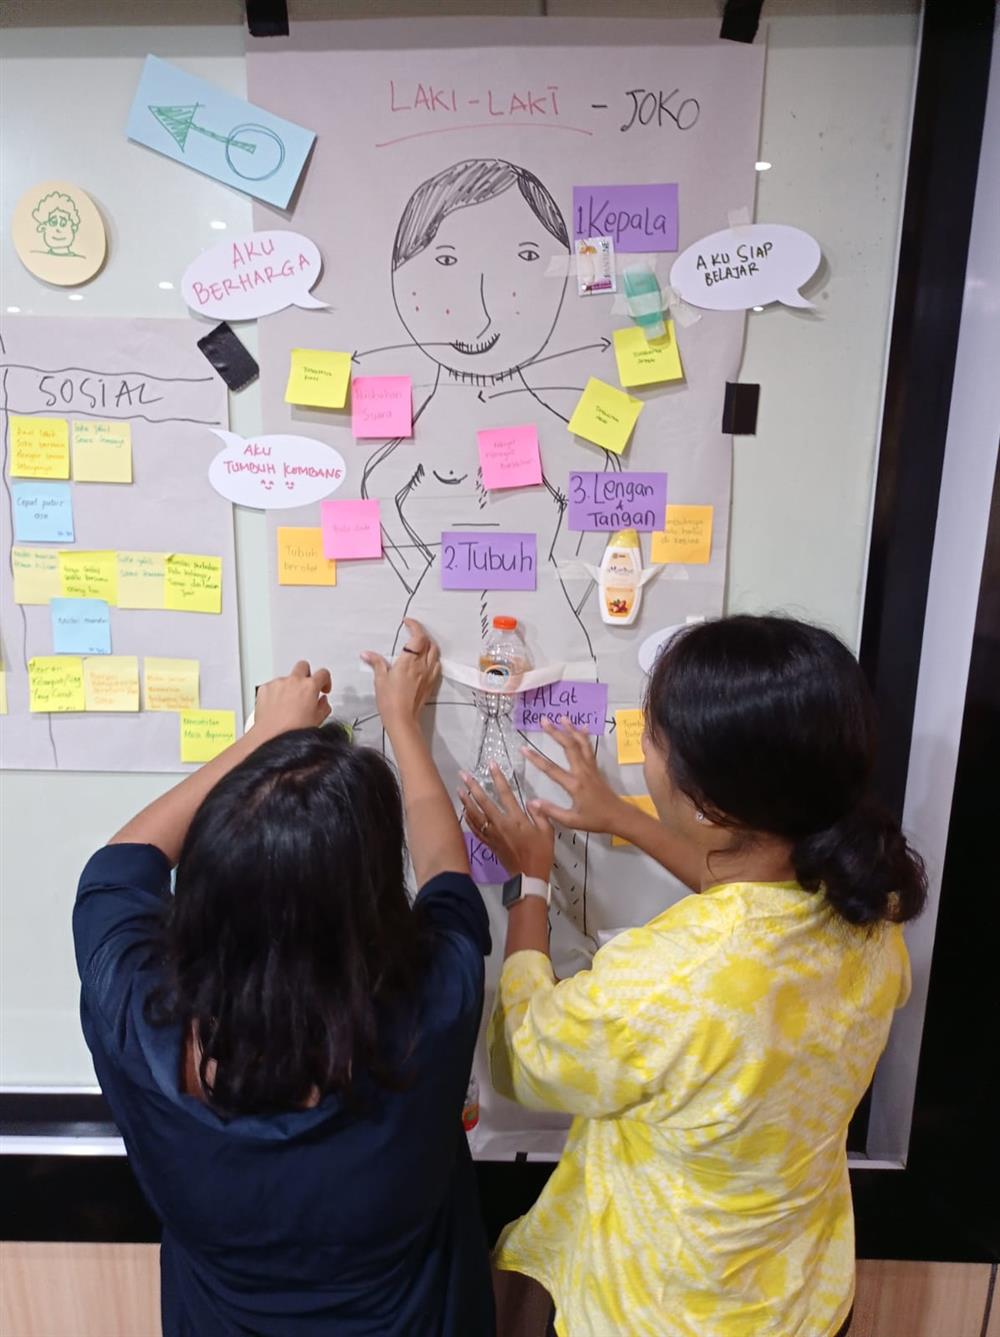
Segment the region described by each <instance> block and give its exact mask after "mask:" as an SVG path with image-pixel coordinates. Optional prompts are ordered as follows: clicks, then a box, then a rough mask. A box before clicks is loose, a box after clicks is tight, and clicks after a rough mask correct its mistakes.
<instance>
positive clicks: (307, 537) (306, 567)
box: [278, 525, 337, 585]
mask: <svg viewBox="0 0 1000 1337" xmlns="http://www.w3.org/2000/svg"><path fill="white" fill-rule="evenodd" d="M336 583H337V563H336V562H335V561H333V560H332V558H330V557H326V556H324V554H323V531H322V529H308V528H299V527H296V526H291V525H289V526H279V527H278V584H279V585H336Z"/></svg>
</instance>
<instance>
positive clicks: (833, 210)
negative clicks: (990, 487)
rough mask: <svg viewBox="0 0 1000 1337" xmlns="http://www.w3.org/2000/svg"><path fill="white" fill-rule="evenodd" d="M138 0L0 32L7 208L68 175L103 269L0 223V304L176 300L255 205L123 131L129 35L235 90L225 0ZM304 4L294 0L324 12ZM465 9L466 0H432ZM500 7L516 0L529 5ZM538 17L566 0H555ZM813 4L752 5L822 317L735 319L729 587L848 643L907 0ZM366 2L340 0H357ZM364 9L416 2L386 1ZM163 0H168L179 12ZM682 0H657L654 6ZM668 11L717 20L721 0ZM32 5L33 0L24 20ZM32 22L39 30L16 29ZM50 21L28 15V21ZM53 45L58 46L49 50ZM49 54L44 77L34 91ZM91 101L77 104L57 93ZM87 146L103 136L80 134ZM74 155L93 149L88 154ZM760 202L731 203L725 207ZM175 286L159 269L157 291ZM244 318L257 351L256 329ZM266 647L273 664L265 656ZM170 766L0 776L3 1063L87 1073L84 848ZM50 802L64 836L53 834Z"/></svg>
mask: <svg viewBox="0 0 1000 1337" xmlns="http://www.w3.org/2000/svg"><path fill="white" fill-rule="evenodd" d="M134 8H135V7H134V6H132V5H127V4H125V3H123V2H122V3H112V2H111V0H109V3H106V4H105V5H104V6H103V8H102V18H103V23H102V25H101V26H98V27H93V28H79V27H73V26H70V25H71V24H72V22H73V21H74V15H75V8H74V7H73V6H71V5H65V4H62V5H61V4H59V3H49V4H47V5H42V4H40V3H35V0H31V3H22V4H21V5H20V6H19V7H18V22H19V24H20V25H22V26H19V27H16V28H13V27H8V28H7V29H5V30H4V33H3V43H2V48H3V56H2V60H0V119H2V121H3V123H4V124H11V123H12V120H14V119H16V123H17V124H18V126H19V127H20V128H21V129H20V132H19V133H18V134H17V135H16V136H8V137H7V141H6V144H5V172H4V174H3V182H2V191H3V194H2V198H0V215H2V217H3V218H4V219H7V218H9V216H10V213H11V210H12V208H13V204H14V202H15V200H16V199H17V197H18V196H19V195H20V194H21V192H22V191H23V190H24V189H26V188H27V187H28V186H30V185H31V184H33V183H34V182H35V181H37V180H41V179H44V178H46V177H56V176H65V177H68V178H69V179H71V180H72V179H74V178H76V179H77V180H79V183H80V184H81V185H82V186H83V187H84V188H85V189H86V190H88V191H89V193H90V194H91V195H92V197H93V198H94V199H95V201H96V202H97V204H98V206H99V207H100V208H101V210H102V213H103V214H104V216H105V219H106V221H107V223H108V225H109V228H108V231H109V247H110V256H109V262H108V265H107V267H106V269H105V271H104V273H103V274H102V275H101V276H100V278H99V279H98V280H97V281H96V282H95V283H93V284H91V285H89V286H88V287H87V288H86V289H84V290H83V297H84V300H83V301H82V302H79V303H73V304H70V303H69V300H68V296H67V294H66V293H65V292H57V291H55V290H51V289H45V288H43V287H42V286H41V285H40V284H39V283H37V282H36V281H35V280H33V279H31V278H30V276H29V275H28V274H27V273H26V272H25V271H24V270H23V269H22V267H21V265H20V263H19V262H18V261H17V259H16V257H15V256H14V254H13V250H12V248H11V246H10V243H9V239H8V238H6V236H5V238H4V242H3V252H2V257H0V261H2V267H0V285H2V288H3V294H4V302H5V303H6V304H9V305H16V306H19V307H20V308H21V310H22V311H24V312H25V313H29V314H39V315H42V314H44V315H52V314H66V315H72V314H84V313H86V314H88V315H99V314H107V315H118V316H123V315H136V316H154V315H159V316H163V315H172V316H183V315H184V314H185V312H184V307H183V303H182V302H181V301H180V298H179V295H178V291H177V286H176V285H178V284H179V279H180V275H181V274H182V273H183V270H184V268H185V267H186V265H187V264H188V262H189V261H190V259H191V258H192V257H193V256H194V255H195V254H197V252H198V251H200V250H201V249H203V248H204V247H206V246H207V245H209V244H211V242H213V241H216V240H219V239H220V238H221V237H224V236H225V235H226V231H224V230H222V229H213V227H212V223H213V222H215V223H224V224H225V225H226V229H228V231H229V233H230V234H232V233H235V232H238V231H240V230H247V229H249V227H250V225H251V208H250V204H249V201H247V200H245V199H244V198H242V197H240V196H237V195H235V194H233V193H232V192H230V191H228V190H227V189H225V188H223V187H221V186H218V185H216V184H214V183H212V182H211V181H209V180H207V179H205V178H202V177H199V176H197V175H195V174H194V173H191V172H185V171H184V169H182V168H181V167H178V166H175V165H174V164H171V163H168V162H164V161H163V160H162V159H158V158H157V157H156V156H155V155H153V154H151V153H149V152H147V151H145V150H142V149H140V148H138V147H137V146H134V145H130V144H127V143H126V142H125V139H124V136H123V132H122V128H123V126H124V123H125V119H126V114H127V110H128V106H129V103H130V100H131V97H132V94H133V92H134V89H135V84H136V82H137V80H138V76H139V70H140V67H141V63H142V60H143V58H144V57H145V55H146V54H147V53H148V52H150V51H152V52H155V53H156V54H158V55H160V56H162V57H164V58H165V59H168V60H174V61H177V62H178V63H179V64H181V65H182V66H184V67H185V68H186V69H189V70H191V71H192V72H193V73H195V74H198V75H200V76H202V77H205V78H210V79H212V80H214V81H216V82H217V83H219V84H220V85H222V86H223V87H225V88H226V89H228V90H229V91H231V92H233V93H236V94H238V95H241V96H243V95H245V68H244V58H243V51H244V32H243V30H242V28H241V26H240V24H241V18H242V14H241V6H238V5H236V4H235V3H223V2H222V0H202V3H200V4H198V5H193V4H191V5H184V6H177V7H176V16H177V18H178V19H179V20H180V19H184V20H186V21H187V23H188V24H189V25H190V26H181V25H180V24H178V26H176V27H172V28H163V27H159V28H158V27H143V26H139V25H135V24H133V23H131V20H132V18H133V11H134ZM333 8H334V7H333V6H332V5H325V4H323V3H321V2H320V0H312V2H311V3H303V4H301V5H299V6H296V5H295V4H294V3H293V4H292V6H291V15H292V19H293V22H294V21H295V19H296V18H297V17H308V18H317V17H328V16H329V14H330V12H331V11H332V10H333ZM426 8H427V10H430V11H432V12H437V13H441V12H452V13H476V12H484V11H488V10H489V9H490V8H495V7H493V6H489V5H475V4H473V3H471V2H470V3H464V4H450V5H447V6H445V5H436V6H427V7H426ZM506 8H507V10H508V11H509V12H511V13H515V12H519V13H526V14H533V13H537V12H538V7H537V6H536V5H534V4H531V3H523V4H513V3H512V4H510V5H508V6H507V7H506ZM547 8H548V12H549V13H550V14H552V15H554V16H558V15H559V14H561V13H562V14H572V13H575V12H579V11H580V8H581V6H580V5H579V4H570V3H561V2H560V0H550V3H549V4H548V6H547ZM815 8H816V7H815V6H814V5H812V4H810V3H807V2H806V0H785V3H781V0H776V3H772V4H769V5H768V7H767V14H768V15H769V21H768V23H767V43H768V52H767V65H766V74H765V84H764V100H763V113H762V130H761V141H760V146H759V149H758V153H759V157H760V159H761V160H762V161H766V162H770V163H771V164H772V166H771V168H770V170H767V171H761V172H759V173H758V174H757V199H756V208H755V214H756V217H758V218H760V219H771V220H776V221H781V222H784V223H789V224H792V225H794V226H797V227H801V228H803V229H804V230H805V231H807V232H810V233H811V234H812V235H814V236H816V237H817V238H818V239H819V241H820V243H821V245H822V248H823V252H824V266H823V269H822V270H821V273H820V276H819V281H818V282H817V284H816V285H815V287H814V289H810V292H811V295H812V297H813V300H814V301H815V302H816V304H817V312H816V313H815V314H813V313H808V312H792V311H788V310H786V309H782V308H768V309H766V310H765V311H764V312H762V313H754V314H751V315H750V316H748V320H747V334H746V341H745V350H744V359H743V365H742V370H741V376H740V378H741V380H744V381H757V382H759V383H760V384H761V387H762V389H761V407H760V416H759V419H758V430H757V435H756V436H755V437H748V438H739V439H737V440H736V442H735V449H734V460H733V482H732V516H731V531H730V548H729V562H728V595H727V607H728V608H729V609H730V610H731V611H737V610H741V611H742V610H745V611H755V612H759V611H764V610H772V609H775V610H783V611H786V612H789V613H793V614H796V615H800V616H805V617H810V618H813V619H815V620H818V621H821V622H823V623H824V624H825V625H827V626H829V627H831V628H832V629H833V630H834V631H837V632H838V633H839V634H841V635H842V636H844V637H845V639H846V640H847V641H848V643H850V644H852V645H856V644H857V641H858V633H859V625H860V609H861V601H862V593H863V581H864V571H865V563H866V555H867V535H868V526H869V516H870V510H871V498H872V487H873V475H874V462H875V454H876V450H877V441H878V430H879V422H880V414H881V393H882V383H883V375H884V365H885V351H886V345H887V339H888V326H889V317H890V313H891V301H892V292H893V287H894V270H895V254H896V244H897V235H898V227H899V217H900V212H901V206H902V192H903V178H904V172H905V165H906V156H907V147H908V138H909V116H910V105H911V100H912V90H913V81H914V75H915V66H916V55H917V40H918V19H919V7H918V4H917V3H915V2H913V3H910V2H904V0H892V2H889V0H886V2H884V3H864V4H858V5H855V6H852V7H851V11H850V12H849V13H839V14H836V15H833V14H827V15H822V14H821V15H817V14H816V12H815ZM371 10H372V6H371V5H369V4H360V3H359V4H355V5H351V6H348V5H338V6H336V12H337V13H338V15H342V16H345V17H347V16H354V17H361V16H365V17H366V16H368V15H369V14H370V13H371ZM379 11H380V12H381V13H386V14H391V13H393V12H395V13H400V14H402V13H404V12H405V13H406V14H407V15H412V13H413V8H412V6H410V5H404V4H396V5H393V4H391V3H385V4H382V5H380V6H379ZM172 12H174V11H172ZM586 12H587V13H588V14H591V15H600V14H602V13H603V14H613V15H617V16H623V15H625V14H634V15H636V16H645V17H659V16H661V15H662V12H663V11H662V5H661V4H660V3H659V0H649V2H648V3H645V4H643V3H628V4H616V3H614V0H597V2H595V3H593V4H588V5H587V6H586ZM674 12H675V10H674V9H673V8H672V10H671V13H674ZM676 12H677V13H678V15H686V16H693V17H701V18H711V19H717V17H718V6H717V5H716V3H715V2H714V0H691V2H690V3H686V4H684V5H683V6H680V5H679V6H677V7H676ZM36 16H37V17H36ZM30 22H36V23H38V24H39V25H40V26H37V27H29V26H23V25H26V24H28V23H30ZM42 25H44V26H42ZM53 62H58V64H57V66H55V67H54V66H53ZM53 68H57V70H58V86H59V89H60V96H59V97H58V98H54V97H52V96H51V87H52V85H51V74H52V71H53ZM73 106H76V107H84V106H85V107H86V109H87V114H86V116H75V115H72V114H69V113H68V110H67V109H68V108H71V107H73ZM98 145H99V146H100V150H101V151H100V153H97V152H95V147H96V146H98ZM81 164H86V167H85V168H84V167H83V166H81ZM744 204H746V205H753V204H754V201H751V200H734V201H732V207H733V208H738V207H740V206H741V205H744ZM161 283H173V284H174V285H175V287H174V288H173V289H169V288H161V287H160V286H159V285H160V284H161ZM240 332H241V337H243V338H245V340H246V342H247V344H248V346H250V347H251V349H252V350H253V349H255V347H256V342H255V331H254V330H253V328H252V326H244V327H241V331H240ZM230 418H231V423H232V428H233V430H234V431H237V432H242V433H244V434H248V433H252V432H254V431H258V430H260V426H261V422H260V413H259V401H258V396H257V393H256V390H255V389H254V388H253V387H251V388H250V389H248V390H246V391H244V392H242V393H241V394H239V395H236V396H233V397H231V409H230ZM236 544H237V568H238V586H239V612H240V644H241V655H242V668H243V691H244V701H245V702H248V701H249V699H250V697H251V695H252V692H253V688H254V685H255V684H256V683H258V682H260V681H262V680H264V679H265V678H266V677H267V676H268V675H269V674H270V672H271V669H272V665H271V662H270V660H271V651H270V646H271V628H270V619H269V612H268V601H267V597H266V591H267V583H268V577H267V560H268V552H267V542H266V532H265V524H264V521H263V517H262V515H261V514H259V513H252V512H246V511H238V512H237V516H236ZM275 667H282V666H275ZM165 783H166V782H165V779H164V777H155V776H141V775H132V776H129V777H123V776H114V775H103V776H91V775H74V774H71V773H56V774H51V775H32V774H27V773H6V774H5V775H4V776H3V779H2V786H3V828H4V830H3V834H4V840H3V854H2V859H3V862H2V900H0V940H2V946H0V951H2V957H0V1006H2V1029H0V1081H2V1082H3V1083H4V1084H6V1085H8V1086H12V1085H32V1084H34V1085H43V1086H59V1087H83V1086H88V1085H92V1084H93V1080H94V1079H93V1073H92V1069H91V1066H90V1062H89V1057H88V1055H87V1052H86V1049H85V1047H84V1045H83V1041H82V1038H81V1037H80V1034H79V1027H78V1022H77V983H76V976H75V969H74V965H73V960H72V951H71V943H70V935H69V913H70V907H71V904H72V898H73V893H74V889H75V884H76V879H77V877H78V875H79V870H80V868H81V867H82V864H83V862H84V860H85V859H86V857H87V856H88V855H89V853H90V852H91V851H92V849H93V848H94V847H96V846H97V845H98V844H100V843H101V842H102V841H103V840H104V839H105V838H106V837H107V836H108V835H109V834H111V833H112V832H113V831H114V830H115V829H116V828H117V827H118V826H119V825H121V824H122V822H123V821H125V820H126V819H127V818H128V817H129V816H130V815H131V814H132V812H133V811H134V810H135V808H136V807H137V806H138V805H139V804H141V803H143V802H145V801H147V800H148V799H149V798H151V797H152V796H154V795H155V794H157V793H159V792H161V791H162V789H163V788H164V787H165ZM53 811H56V812H58V813H59V814H61V816H60V817H59V819H58V820H59V828H58V829H59V839H58V840H53V839H52V833H53V825H52V813H53Z"/></svg>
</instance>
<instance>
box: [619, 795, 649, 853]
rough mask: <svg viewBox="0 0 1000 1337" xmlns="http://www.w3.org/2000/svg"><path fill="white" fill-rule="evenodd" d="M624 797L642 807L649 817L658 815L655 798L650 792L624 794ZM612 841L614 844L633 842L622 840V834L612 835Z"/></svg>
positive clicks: (628, 801)
mask: <svg viewBox="0 0 1000 1337" xmlns="http://www.w3.org/2000/svg"><path fill="white" fill-rule="evenodd" d="M622 798H623V799H624V800H625V802H626V803H631V804H633V805H634V806H635V807H636V808H639V809H641V811H642V812H644V813H646V814H647V815H648V816H649V817H655V816H656V815H657V814H656V804H655V803H654V802H653V800H652V799H651V798H650V797H649V795H648V794H623V795H622ZM611 843H612V845H631V844H632V842H631V840H622V838H621V836H612V837H611Z"/></svg>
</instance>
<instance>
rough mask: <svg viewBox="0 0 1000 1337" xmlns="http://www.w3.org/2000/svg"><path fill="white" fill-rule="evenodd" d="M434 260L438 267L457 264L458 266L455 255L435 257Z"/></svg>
mask: <svg viewBox="0 0 1000 1337" xmlns="http://www.w3.org/2000/svg"><path fill="white" fill-rule="evenodd" d="M434 259H435V260H436V261H437V262H438V264H439V265H457V264H458V256H457V255H436V256H435V257H434Z"/></svg>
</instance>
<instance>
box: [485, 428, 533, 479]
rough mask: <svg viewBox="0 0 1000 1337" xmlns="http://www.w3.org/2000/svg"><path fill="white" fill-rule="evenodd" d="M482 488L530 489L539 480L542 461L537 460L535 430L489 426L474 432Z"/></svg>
mask: <svg viewBox="0 0 1000 1337" xmlns="http://www.w3.org/2000/svg"><path fill="white" fill-rule="evenodd" d="M476 435H477V437H478V440H479V463H480V465H481V466H482V470H483V487H485V488H496V487H531V486H532V485H533V484H535V483H540V482H541V481H542V462H541V460H540V459H539V457H538V429H537V428H536V427H535V426H534V424H529V425H528V426H526V427H488V428H486V429H485V430H484V431H482V432H477V433H476Z"/></svg>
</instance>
